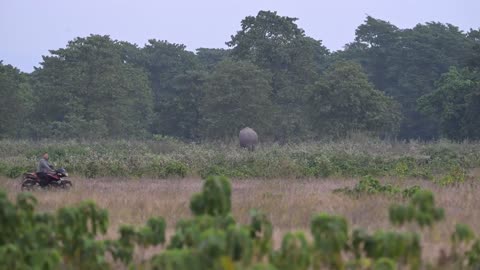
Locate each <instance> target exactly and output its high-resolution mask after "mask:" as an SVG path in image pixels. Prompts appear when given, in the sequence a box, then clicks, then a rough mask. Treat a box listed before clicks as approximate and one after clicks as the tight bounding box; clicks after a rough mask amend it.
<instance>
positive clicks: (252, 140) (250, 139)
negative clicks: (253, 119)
mask: <svg viewBox="0 0 480 270" xmlns="http://www.w3.org/2000/svg"><path fill="white" fill-rule="evenodd" d="M238 139H239V141H240V147H243V148H247V149H248V150H250V151H253V150H255V146H256V145H257V143H258V135H257V133H256V132H255V130H253V129H251V128H249V127H246V128H244V129H242V130H240V133H239V135H238Z"/></svg>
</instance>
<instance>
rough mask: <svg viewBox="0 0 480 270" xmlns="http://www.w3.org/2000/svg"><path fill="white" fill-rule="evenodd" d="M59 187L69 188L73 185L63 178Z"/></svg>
mask: <svg viewBox="0 0 480 270" xmlns="http://www.w3.org/2000/svg"><path fill="white" fill-rule="evenodd" d="M60 187H61V188H63V189H64V190H70V189H71V188H72V187H73V184H72V182H70V181H68V180H63V181H62V184H61V185H60Z"/></svg>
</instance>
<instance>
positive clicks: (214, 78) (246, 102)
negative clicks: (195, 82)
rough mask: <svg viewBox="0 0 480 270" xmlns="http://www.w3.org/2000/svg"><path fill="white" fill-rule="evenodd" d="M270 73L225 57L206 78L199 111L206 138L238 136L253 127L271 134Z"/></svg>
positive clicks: (247, 63)
mask: <svg viewBox="0 0 480 270" xmlns="http://www.w3.org/2000/svg"><path fill="white" fill-rule="evenodd" d="M270 83H271V76H270V75H269V74H268V73H267V72H265V71H263V70H261V69H260V68H258V67H257V66H255V65H253V64H251V63H249V62H246V61H237V62H234V61H232V60H224V61H222V62H221V63H219V64H218V65H217V66H216V68H215V69H214V70H213V72H212V73H211V74H210V76H209V77H208V79H207V81H206V85H205V89H204V96H203V98H202V102H201V107H200V112H201V114H202V116H203V118H202V130H203V132H204V135H205V136H204V137H207V138H226V137H231V136H236V135H237V134H238V132H239V131H240V129H241V128H243V127H246V126H250V127H252V128H253V129H255V130H257V131H258V132H260V134H262V133H263V134H268V132H270V129H271V128H272V127H271V124H270V123H271V115H272V103H271V100H270V96H271V94H272V88H271V86H270Z"/></svg>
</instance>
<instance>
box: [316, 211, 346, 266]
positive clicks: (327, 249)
mask: <svg viewBox="0 0 480 270" xmlns="http://www.w3.org/2000/svg"><path fill="white" fill-rule="evenodd" d="M310 231H311V233H312V236H313V239H314V250H315V252H317V253H318V256H315V257H314V259H315V261H314V262H313V264H314V265H315V266H316V267H317V268H318V267H320V265H325V266H326V267H329V268H334V269H343V268H344V262H343V259H342V254H341V252H342V251H343V250H344V249H345V248H346V247H347V242H348V225H347V221H346V220H345V218H343V217H339V216H330V215H328V214H319V215H317V216H315V217H313V219H312V222H311V225H310Z"/></svg>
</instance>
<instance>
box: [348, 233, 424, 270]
mask: <svg viewBox="0 0 480 270" xmlns="http://www.w3.org/2000/svg"><path fill="white" fill-rule="evenodd" d="M352 241H353V243H354V248H355V250H357V251H356V253H357V256H360V254H361V253H360V251H358V249H360V248H361V249H363V252H365V255H366V256H367V257H369V258H372V259H375V260H377V261H376V263H375V266H377V264H379V263H380V262H381V261H382V258H387V259H389V260H388V261H389V263H387V262H382V263H380V265H384V267H392V262H397V263H396V264H398V263H400V264H405V265H410V266H411V269H419V266H420V263H421V245H420V237H419V235H418V234H416V233H410V232H406V233H398V232H388V231H386V232H385V231H376V232H375V233H374V234H373V235H368V234H367V233H365V232H364V231H362V230H357V231H355V232H354V233H353V240H352ZM396 264H393V266H396ZM380 265H379V266H380ZM374 269H375V268H374ZM387 269H390V268H387ZM393 269H395V268H393Z"/></svg>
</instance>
